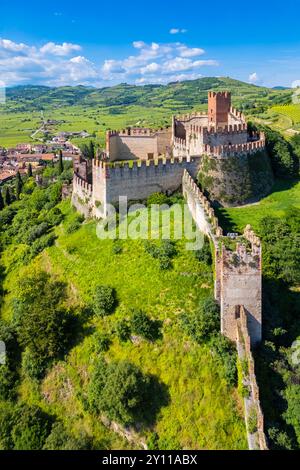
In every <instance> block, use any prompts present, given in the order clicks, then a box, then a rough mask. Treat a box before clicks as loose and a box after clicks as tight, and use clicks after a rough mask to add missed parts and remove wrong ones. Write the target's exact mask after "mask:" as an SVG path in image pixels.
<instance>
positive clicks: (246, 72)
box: [0, 0, 300, 86]
mask: <svg viewBox="0 0 300 470" xmlns="http://www.w3.org/2000/svg"><path fill="white" fill-rule="evenodd" d="M46 3H47V4H46V5H45V2H41V1H35V0H34V1H30V0H29V1H26V2H24V1H19V0H17V1H13V0H10V1H7V0H1V4H0V80H2V81H4V82H5V83H6V85H7V86H12V85H16V84H28V83H36V84H44V85H50V86H58V85H77V84H84V85H92V86H110V85H113V84H116V83H120V82H127V83H134V84H146V83H168V82H170V81H176V80H184V79H193V78H198V77H201V76H231V77H233V78H237V79H240V80H243V81H248V82H252V83H255V84H258V85H266V86H276V85H284V86H291V85H292V84H293V83H294V84H298V83H299V85H300V37H299V21H300V2H299V1H298V0H286V1H285V2H282V1H281V2H279V1H278V0H273V1H270V0H267V1H263V0H262V1H261V2H253V3H251V1H249V0H248V1H247V2H243V1H242V0H240V1H236V0H231V1H230V2H225V0H223V1H216V0H215V1H214V2H208V1H205V2H204V1H200V0H197V1H194V2H184V1H178V0H172V1H170V0H160V1H158V0H151V2H146V1H136V0H131V1H124V0H123V1H119V0H113V1H111V2H109V1H106V2H103V1H92V0H85V1H80V2H76V1H70V0H61V1H57V0H53V1H51V2H46Z"/></svg>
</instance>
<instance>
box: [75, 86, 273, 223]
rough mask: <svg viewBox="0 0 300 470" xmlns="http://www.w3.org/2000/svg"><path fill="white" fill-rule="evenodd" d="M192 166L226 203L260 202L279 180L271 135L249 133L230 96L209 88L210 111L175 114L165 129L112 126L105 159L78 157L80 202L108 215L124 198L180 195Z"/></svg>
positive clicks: (87, 212) (206, 187)
mask: <svg viewBox="0 0 300 470" xmlns="http://www.w3.org/2000/svg"><path fill="white" fill-rule="evenodd" d="M185 169H186V170H188V172H189V174H190V175H191V176H193V178H195V179H196V178H198V181H199V183H200V185H201V188H202V190H204V191H206V193H207V194H208V196H209V198H210V200H211V201H217V202H218V203H220V204H222V205H224V206H226V205H241V204H244V203H246V202H250V201H252V200H255V199H257V198H259V197H261V196H262V195H264V194H265V193H266V192H268V191H269V189H270V187H271V185H272V183H273V179H272V171H271V169H270V166H269V163H268V159H267V157H266V155H265V137H264V134H263V133H260V134H251V135H250V134H249V133H248V131H247V124H246V120H245V117H244V115H243V114H242V113H240V112H239V111H237V110H236V109H234V108H233V107H232V106H231V95H230V93H228V92H221V93H215V92H209V93H208V113H192V114H187V115H184V116H180V117H175V116H174V117H173V119H172V125H171V126H170V127H168V128H165V129H159V130H152V129H146V128H128V129H125V130H122V131H107V134H106V149H105V151H104V152H103V153H101V154H100V155H99V157H98V158H96V159H94V160H93V161H89V160H84V159H82V158H81V157H78V158H77V160H76V161H75V162H74V183H73V198H72V200H73V204H74V206H76V208H77V209H78V210H79V211H80V212H82V213H83V214H84V215H85V216H89V215H90V216H93V217H103V216H104V215H105V214H106V206H107V204H108V203H112V204H115V203H117V202H118V199H119V196H127V198H128V200H131V201H134V200H144V199H147V197H148V196H149V195H150V194H153V193H155V192H165V193H172V192H174V191H175V190H177V189H179V188H180V186H181V183H182V176H183V172H184V170H185Z"/></svg>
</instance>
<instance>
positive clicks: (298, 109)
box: [272, 104, 300, 125]
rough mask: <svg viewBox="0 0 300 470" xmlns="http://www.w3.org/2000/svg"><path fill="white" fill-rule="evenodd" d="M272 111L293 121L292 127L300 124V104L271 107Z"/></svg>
mask: <svg viewBox="0 0 300 470" xmlns="http://www.w3.org/2000/svg"><path fill="white" fill-rule="evenodd" d="M272 111H274V112H275V113H278V114H283V115H284V116H287V117H288V118H290V119H291V120H292V121H293V125H295V124H300V104H287V105H283V106H273V107H272Z"/></svg>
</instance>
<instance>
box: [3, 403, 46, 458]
mask: <svg viewBox="0 0 300 470" xmlns="http://www.w3.org/2000/svg"><path fill="white" fill-rule="evenodd" d="M0 425H1V434H0V442H1V446H2V447H3V448H4V449H6V450H10V449H13V450H41V449H42V448H43V445H44V443H45V441H46V438H47V436H48V435H49V433H50V431H51V427H52V419H51V418H50V417H49V416H48V415H47V414H46V413H44V412H43V411H42V410H41V409H40V408H39V407H37V406H28V405H26V404H24V403H21V404H19V405H16V406H15V407H12V406H9V407H5V408H1V409H0Z"/></svg>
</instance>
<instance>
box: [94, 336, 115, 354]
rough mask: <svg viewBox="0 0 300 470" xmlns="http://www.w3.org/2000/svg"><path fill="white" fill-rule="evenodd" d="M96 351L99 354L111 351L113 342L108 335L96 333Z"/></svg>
mask: <svg viewBox="0 0 300 470" xmlns="http://www.w3.org/2000/svg"><path fill="white" fill-rule="evenodd" d="M94 340H95V350H96V352H97V353H101V352H106V351H108V350H109V347H110V345H111V340H110V338H109V336H108V335H106V334H104V333H95V335H94Z"/></svg>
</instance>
